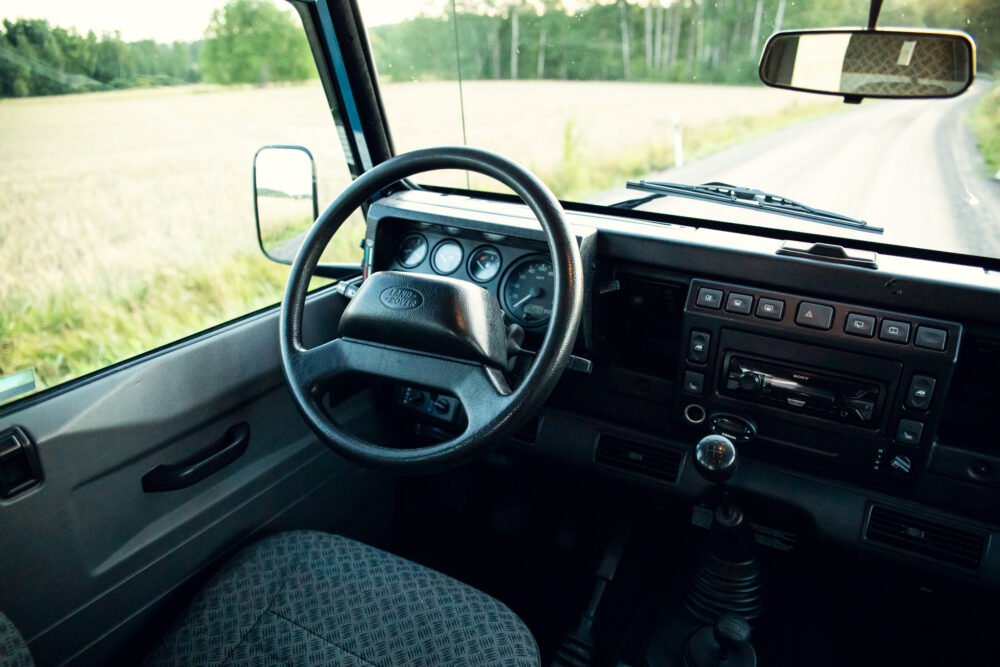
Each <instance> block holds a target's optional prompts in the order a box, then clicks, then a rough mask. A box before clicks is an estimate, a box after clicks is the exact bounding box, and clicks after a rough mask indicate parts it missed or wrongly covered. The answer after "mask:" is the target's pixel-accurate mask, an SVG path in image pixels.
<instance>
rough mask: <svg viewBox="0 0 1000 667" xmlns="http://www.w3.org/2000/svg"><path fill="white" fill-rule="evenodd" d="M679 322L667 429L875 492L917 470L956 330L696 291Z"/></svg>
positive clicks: (749, 291)
mask: <svg viewBox="0 0 1000 667" xmlns="http://www.w3.org/2000/svg"><path fill="white" fill-rule="evenodd" d="M682 322H683V324H682V341H683V347H684V349H683V352H682V354H683V356H684V360H683V363H681V364H679V365H678V370H677V378H676V385H675V386H676V387H677V388H678V390H677V391H676V392H675V401H674V409H673V419H674V420H675V422H677V423H679V424H681V425H684V426H686V427H687V428H688V429H690V430H693V431H695V432H702V433H704V432H712V433H717V434H721V435H725V436H727V437H729V438H732V439H733V440H734V441H736V442H742V443H746V446H745V447H744V451H746V452H747V454H748V455H750V456H756V457H762V458H768V457H773V458H780V460H781V461H782V463H784V464H791V465H793V466H797V467H803V468H808V469H810V470H819V471H821V472H823V473H825V474H829V475H833V476H837V477H842V478H845V479H849V480H852V481H858V482H862V483H865V484H867V485H873V486H877V487H883V486H892V487H901V488H905V487H906V486H907V485H909V484H911V483H912V482H913V480H915V479H916V477H917V476H918V475H919V474H920V473H921V471H922V469H923V468H924V467H925V466H926V463H927V456H928V452H929V449H930V445H931V443H932V442H933V439H934V436H935V432H936V429H937V427H938V423H939V421H940V417H941V412H942V408H943V406H944V399H945V395H946V393H947V391H948V387H949V383H950V381H951V377H952V374H953V372H954V367H955V362H956V360H957V356H958V347H959V342H960V340H961V334H962V328H961V326H960V325H958V324H956V323H953V322H945V321H941V320H934V319H928V318H925V317H919V316H916V315H910V314H906V313H897V312H887V311H881V310H874V309H871V308H866V307H864V306H861V305H856V304H850V303H841V302H837V301H828V300H825V299H818V298H814V297H810V296H808V295H799V294H790V293H786V292H776V291H772V290H766V289H760V288H755V287H751V286H746V285H733V284H728V283H721V282H714V281H708V280H693V281H692V282H691V286H690V289H689V292H688V294H687V299H686V302H685V307H684V313H683V319H682Z"/></svg>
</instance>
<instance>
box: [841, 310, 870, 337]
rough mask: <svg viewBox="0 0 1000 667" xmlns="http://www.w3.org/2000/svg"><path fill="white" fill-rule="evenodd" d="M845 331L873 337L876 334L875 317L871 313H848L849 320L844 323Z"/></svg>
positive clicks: (854, 334) (852, 334)
mask: <svg viewBox="0 0 1000 667" xmlns="http://www.w3.org/2000/svg"><path fill="white" fill-rule="evenodd" d="M844 333H846V334H848V335H851V336H864V337H865V338H871V337H872V336H874V335H875V318H874V317H872V316H871V315H859V314H857V313H848V314H847V322H845V323H844Z"/></svg>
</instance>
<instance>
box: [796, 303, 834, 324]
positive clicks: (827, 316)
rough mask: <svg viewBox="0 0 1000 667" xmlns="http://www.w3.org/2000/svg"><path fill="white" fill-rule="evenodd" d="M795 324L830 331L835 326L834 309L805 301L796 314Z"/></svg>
mask: <svg viewBox="0 0 1000 667" xmlns="http://www.w3.org/2000/svg"><path fill="white" fill-rule="evenodd" d="M795 323H796V324H798V325H799V326H803V327H810V328H813V329H829V328H830V326H831V325H833V308H831V307H830V306H824V305H823V304H820V303H809V302H808V301H803V302H802V303H800V304H799V310H798V312H797V313H796V314H795Z"/></svg>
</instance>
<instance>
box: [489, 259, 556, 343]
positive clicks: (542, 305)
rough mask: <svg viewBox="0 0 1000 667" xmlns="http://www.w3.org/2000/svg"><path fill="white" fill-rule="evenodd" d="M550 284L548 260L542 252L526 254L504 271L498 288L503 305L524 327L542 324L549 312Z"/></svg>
mask: <svg viewBox="0 0 1000 667" xmlns="http://www.w3.org/2000/svg"><path fill="white" fill-rule="evenodd" d="M554 285H555V274H554V273H553V272H552V262H550V261H549V259H548V258H547V257H544V256H542V255H535V256H532V257H526V258H525V259H522V260H520V261H519V262H518V263H517V264H515V265H514V266H512V267H511V268H510V272H509V273H508V274H507V277H506V280H505V282H504V286H503V289H502V293H503V303H504V306H505V307H506V309H507V312H508V313H510V315H511V317H513V318H514V319H515V320H517V321H518V322H520V323H521V324H523V325H524V326H528V327H534V326H539V325H542V324H545V323H546V322H548V321H549V317H550V316H551V315H552V293H553V289H554Z"/></svg>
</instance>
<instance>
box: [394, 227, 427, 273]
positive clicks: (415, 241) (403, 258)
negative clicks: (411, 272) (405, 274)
mask: <svg viewBox="0 0 1000 667" xmlns="http://www.w3.org/2000/svg"><path fill="white" fill-rule="evenodd" d="M426 257H427V239H425V238H424V237H423V236H421V235H420V234H410V235H409V236H407V237H406V238H405V239H403V240H402V241H400V243H399V247H398V248H397V249H396V261H397V262H399V263H400V264H402V265H403V266H404V267H405V268H407V269H412V268H413V267H415V266H417V265H418V264H420V262H422V261H424V259H425V258H426Z"/></svg>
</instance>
